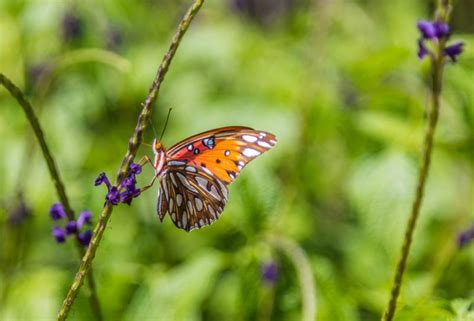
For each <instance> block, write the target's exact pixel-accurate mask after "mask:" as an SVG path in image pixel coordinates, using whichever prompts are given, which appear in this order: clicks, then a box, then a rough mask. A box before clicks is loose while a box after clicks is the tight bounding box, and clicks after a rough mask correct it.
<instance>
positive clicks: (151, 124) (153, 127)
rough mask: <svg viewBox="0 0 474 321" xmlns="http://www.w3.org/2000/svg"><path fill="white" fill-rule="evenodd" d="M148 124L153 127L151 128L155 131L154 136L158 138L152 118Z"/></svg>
mask: <svg viewBox="0 0 474 321" xmlns="http://www.w3.org/2000/svg"><path fill="white" fill-rule="evenodd" d="M148 122H149V123H150V126H151V128H152V129H153V136H155V137H157V136H158V135H157V134H156V128H155V125H153V122H152V121H151V119H150V118H148Z"/></svg>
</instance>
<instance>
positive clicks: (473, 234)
mask: <svg viewBox="0 0 474 321" xmlns="http://www.w3.org/2000/svg"><path fill="white" fill-rule="evenodd" d="M472 240H474V225H472V226H471V227H470V228H468V229H467V230H464V231H462V232H461V233H459V234H458V236H457V243H458V247H459V248H463V247H465V246H466V245H468V244H469V243H470V242H471V241H472Z"/></svg>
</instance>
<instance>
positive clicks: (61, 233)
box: [52, 226, 66, 243]
mask: <svg viewBox="0 0 474 321" xmlns="http://www.w3.org/2000/svg"><path fill="white" fill-rule="evenodd" d="M52 234H53V236H54V238H55V239H56V242H58V243H64V241H66V231H65V230H64V229H62V228H60V227H59V226H53V229H52Z"/></svg>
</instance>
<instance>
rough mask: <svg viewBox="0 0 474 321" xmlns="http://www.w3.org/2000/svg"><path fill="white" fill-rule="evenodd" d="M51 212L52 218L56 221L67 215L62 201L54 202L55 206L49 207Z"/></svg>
mask: <svg viewBox="0 0 474 321" xmlns="http://www.w3.org/2000/svg"><path fill="white" fill-rule="evenodd" d="M49 214H51V218H52V219H53V220H55V221H58V220H60V219H62V218H65V217H66V213H65V212H64V208H63V206H62V205H61V204H60V203H55V204H53V206H51V208H50V209H49Z"/></svg>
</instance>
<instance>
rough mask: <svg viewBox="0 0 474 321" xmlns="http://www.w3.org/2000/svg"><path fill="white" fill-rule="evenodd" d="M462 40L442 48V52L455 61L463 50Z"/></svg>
mask: <svg viewBox="0 0 474 321" xmlns="http://www.w3.org/2000/svg"><path fill="white" fill-rule="evenodd" d="M463 46H464V42H457V43H455V44H454V45H451V46H448V47H446V48H444V54H445V55H446V56H448V57H449V58H451V60H452V61H453V62H456V59H457V57H458V56H459V55H460V54H461V53H462V51H463Z"/></svg>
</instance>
